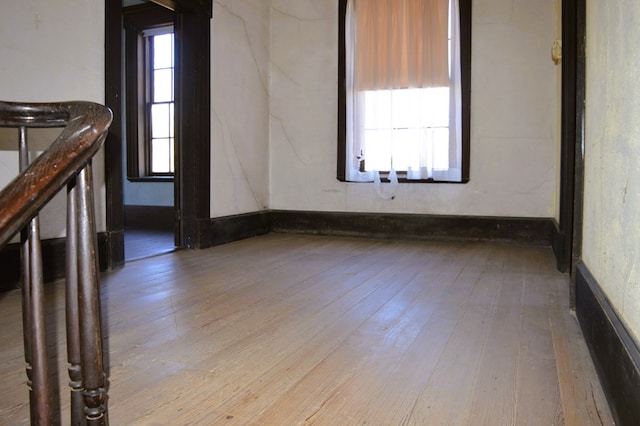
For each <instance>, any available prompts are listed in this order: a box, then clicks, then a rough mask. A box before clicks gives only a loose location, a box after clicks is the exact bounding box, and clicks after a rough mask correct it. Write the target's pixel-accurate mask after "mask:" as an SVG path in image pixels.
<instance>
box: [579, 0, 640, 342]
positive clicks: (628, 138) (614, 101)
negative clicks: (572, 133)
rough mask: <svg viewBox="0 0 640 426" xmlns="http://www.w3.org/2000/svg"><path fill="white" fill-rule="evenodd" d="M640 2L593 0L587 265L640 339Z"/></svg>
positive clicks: (589, 32)
mask: <svg viewBox="0 0 640 426" xmlns="http://www.w3.org/2000/svg"><path fill="white" fill-rule="evenodd" d="M638 22H640V3H638V2H636V1H631V0H621V1H607V0H588V1H587V54H586V58H587V70H586V75H587V82H586V87H587V101H586V129H585V194H584V226H583V235H584V240H583V259H584V262H585V264H586V265H587V267H588V268H589V270H590V271H591V272H592V274H593V275H594V277H595V278H596V279H597V280H598V282H599V283H600V285H601V286H602V288H603V290H604V292H605V293H606V295H607V296H608V298H609V299H610V301H611V303H612V304H613V306H614V308H615V309H616V310H617V312H618V314H619V315H620V316H621V317H622V318H623V320H624V321H625V322H626V323H627V326H628V327H629V328H630V330H631V332H632V333H633V334H634V335H635V337H636V339H640V270H639V268H640V142H639V141H640V120H638V117H640V79H639V78H638V70H639V69H640V51H639V50H638V46H639V45H640V28H639V27H638Z"/></svg>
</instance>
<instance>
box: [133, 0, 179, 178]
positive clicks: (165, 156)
mask: <svg viewBox="0 0 640 426" xmlns="http://www.w3.org/2000/svg"><path fill="white" fill-rule="evenodd" d="M124 16H125V30H126V35H125V68H126V87H127V91H126V118H127V122H126V128H127V131H126V135H127V177H128V178H129V179H131V180H160V179H170V178H173V174H174V171H175V165H174V157H175V155H174V151H175V108H174V103H175V37H174V25H173V19H174V18H173V12H171V11H169V10H166V9H164V8H162V7H159V6H157V5H152V4H148V5H142V6H134V7H131V8H125V9H124Z"/></svg>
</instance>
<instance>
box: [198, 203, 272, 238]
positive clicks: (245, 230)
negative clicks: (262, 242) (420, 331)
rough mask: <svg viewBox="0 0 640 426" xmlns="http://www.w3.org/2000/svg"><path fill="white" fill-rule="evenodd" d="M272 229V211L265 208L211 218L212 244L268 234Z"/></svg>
mask: <svg viewBox="0 0 640 426" xmlns="http://www.w3.org/2000/svg"><path fill="white" fill-rule="evenodd" d="M270 231H271V212H269V211H267V210H265V211H260V212H255V213H246V214H239V215H233V216H224V217H217V218H214V219H211V224H210V236H211V237H210V243H211V245H212V246H218V245H221V244H226V243H230V242H232V241H237V240H242V239H245V238H250V237H255V236H257V235H262V234H268V233H269V232H270Z"/></svg>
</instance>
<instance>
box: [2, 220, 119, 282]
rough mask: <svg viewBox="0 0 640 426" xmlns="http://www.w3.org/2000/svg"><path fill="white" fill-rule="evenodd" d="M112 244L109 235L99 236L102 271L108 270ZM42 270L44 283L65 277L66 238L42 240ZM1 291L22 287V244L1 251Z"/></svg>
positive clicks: (9, 246)
mask: <svg viewBox="0 0 640 426" xmlns="http://www.w3.org/2000/svg"><path fill="white" fill-rule="evenodd" d="M110 244H112V242H111V240H110V238H109V235H108V234H106V233H104V232H101V233H99V234H98V264H99V268H100V270H101V271H104V270H106V269H107V267H108V265H109V259H108V257H107V253H109V250H108V246H109V245H110ZM41 248H42V269H43V275H44V281H45V282H50V281H54V280H57V279H59V278H63V277H64V275H65V270H64V269H65V253H66V238H53V239H47V240H42V244H41ZM0 271H2V275H1V276H0V291H8V290H13V289H16V288H18V287H19V286H20V244H18V243H14V244H9V245H7V246H6V247H5V248H3V249H2V250H1V251H0Z"/></svg>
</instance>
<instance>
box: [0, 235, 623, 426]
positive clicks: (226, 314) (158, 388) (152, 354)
mask: <svg viewBox="0 0 640 426" xmlns="http://www.w3.org/2000/svg"><path fill="white" fill-rule="evenodd" d="M568 285H569V284H568V277H567V276H566V275H562V274H560V273H558V272H556V270H555V268H554V259H553V256H552V253H551V250H550V249H549V248H532V247H521V246H509V245H497V244H488V243H473V244H472V243H444V242H411V241H381V240H366V239H354V238H333V237H317V236H301V235H281V234H270V235H267V236H262V237H257V238H252V239H249V240H244V241H239V242H235V243H232V244H228V245H224V246H219V247H215V248H211V249H207V250H198V251H195V250H183V251H176V252H172V253H169V254H165V255H162V256H156V257H150V258H145V259H142V260H137V261H135V262H131V263H128V264H127V266H126V267H125V268H124V269H122V270H119V271H114V272H110V273H106V274H105V275H104V276H103V279H102V294H103V299H102V303H103V317H104V323H103V328H104V336H105V353H106V362H107V364H108V365H109V366H110V371H109V381H110V389H109V395H110V398H109V410H110V411H109V417H110V421H111V424H114V425H188V424H193V425H214V424H225V425H236V424H237V425H295V424H322V425H363V424H369V425H409V424H415V425H562V424H567V425H599V424H607V425H609V424H612V423H613V422H612V420H611V414H610V412H609V410H608V407H607V405H606V402H605V399H604V396H603V394H602V390H601V388H600V385H599V383H598V381H597V378H596V375H595V372H594V369H593V366H592V364H591V362H590V359H589V356H588V352H587V349H586V347H585V343H584V340H583V338H582V336H581V334H580V331H579V327H578V325H577V323H576V320H575V318H574V317H573V316H572V315H571V313H570V312H569V308H568V304H569V301H568V294H569V289H568ZM46 287H47V293H48V294H47V296H48V297H47V300H48V303H49V306H48V315H49V324H50V325H51V326H52V327H50V329H49V331H50V332H49V338H50V340H51V341H52V345H51V349H52V354H51V357H52V358H54V357H57V358H58V363H57V365H58V371H59V380H58V381H59V383H60V385H59V386H60V387H61V388H62V389H64V388H65V386H66V382H67V378H66V362H65V361H64V357H65V349H64V346H63V345H64V337H63V336H64V331H63V330H64V328H63V321H64V313H63V291H62V290H63V283H61V282H58V283H54V284H50V285H47V286H46ZM56 325H57V327H53V326H56ZM0 340H1V341H2V342H3V343H2V346H1V347H0V362H1V364H0V424H3V425H5V424H6V425H17V424H28V415H29V408H28V394H27V388H26V385H25V376H24V361H23V357H22V335H21V315H20V293H19V291H13V292H9V293H4V294H0ZM56 342H57V343H56ZM54 359H55V358H54ZM67 399H68V395H67V392H66V390H65V391H64V392H63V395H62V397H61V399H60V400H59V401H57V403H58V404H59V405H60V406H61V407H62V414H61V418H62V420H61V421H62V423H63V424H67V423H68V418H67V412H68V402H67Z"/></svg>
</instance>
